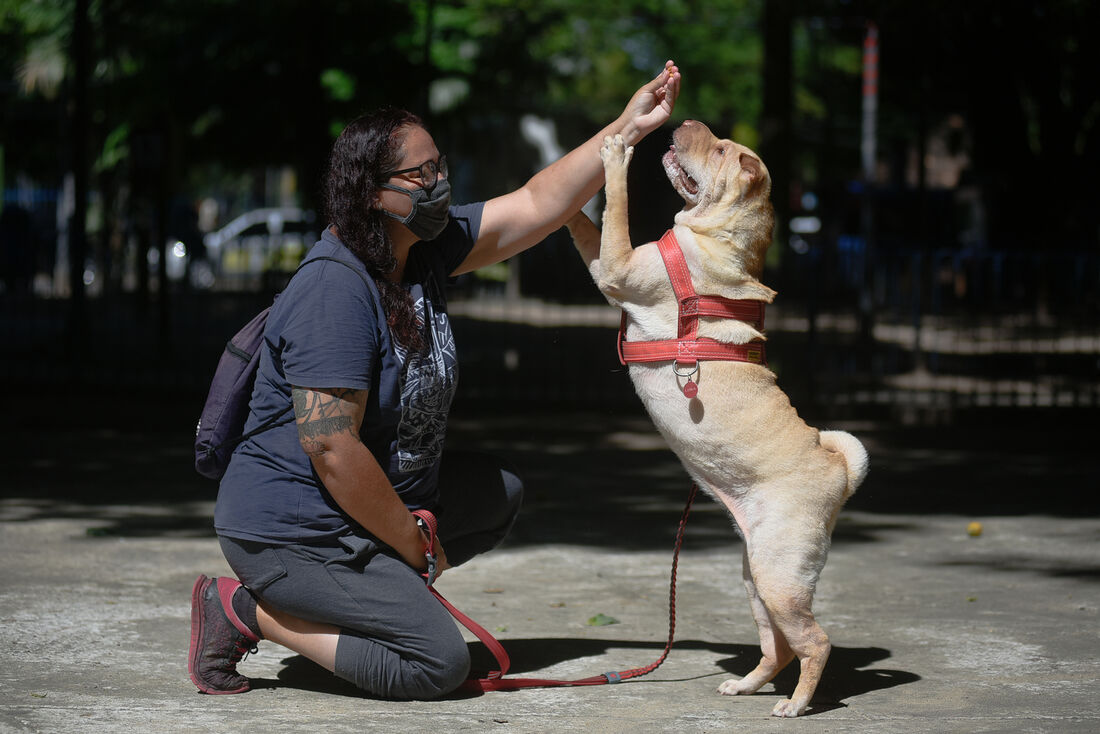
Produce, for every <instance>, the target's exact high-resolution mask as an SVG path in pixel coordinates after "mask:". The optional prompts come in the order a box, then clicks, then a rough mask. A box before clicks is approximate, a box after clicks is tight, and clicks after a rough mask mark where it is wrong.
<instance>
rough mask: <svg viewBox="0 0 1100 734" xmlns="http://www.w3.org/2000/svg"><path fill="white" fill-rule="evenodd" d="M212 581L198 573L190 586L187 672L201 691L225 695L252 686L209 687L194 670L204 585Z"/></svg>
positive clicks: (200, 629) (248, 688)
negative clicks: (189, 639) (189, 644)
mask: <svg viewBox="0 0 1100 734" xmlns="http://www.w3.org/2000/svg"><path fill="white" fill-rule="evenodd" d="M211 583H213V581H211V580H210V579H209V578H208V577H207V576H206V575H205V574H200V575H199V577H198V578H197V579H195V585H194V586H193V587H192V588H191V647H190V649H189V650H188V655H187V673H188V675H190V676H191V682H192V683H194V684H195V686H196V687H197V688H198V689H199V690H200V691H202V692H203V693H208V694H210V695H212V696H227V695H230V694H233V693H245V692H246V691H249V690H251V689H252V686H251V685H249V684H248V683H245V684H244V685H243V686H241V687H240V688H232V689H228V690H225V689H221V688H211V687H210V685H208V684H207V683H205V682H204V681H203V680H202V679H201V678H199V676H198V674H197V673H196V671H197V670H198V667H199V665H198V663H199V640H201V639H202V618H203V615H202V597H203V594H204V593H205V592H206V587H208V586H210V584H211Z"/></svg>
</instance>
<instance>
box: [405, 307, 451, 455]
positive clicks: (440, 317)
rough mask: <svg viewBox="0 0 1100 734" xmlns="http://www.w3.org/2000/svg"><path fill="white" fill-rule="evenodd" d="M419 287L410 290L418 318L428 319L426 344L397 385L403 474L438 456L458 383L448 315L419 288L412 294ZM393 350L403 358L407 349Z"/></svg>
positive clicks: (409, 363)
mask: <svg viewBox="0 0 1100 734" xmlns="http://www.w3.org/2000/svg"><path fill="white" fill-rule="evenodd" d="M429 287H430V285H429ZM418 290H420V289H419V288H417V289H414V291H413V298H414V300H415V305H416V319H417V321H418V322H419V323H421V324H429V328H428V329H427V330H426V331H427V336H428V343H429V349H428V350H427V351H426V352H424V353H423V354H414V355H411V356H410V357H409V358H408V362H407V364H406V367H405V379H404V383H403V384H402V386H401V423H400V425H398V427H397V468H398V471H401V472H406V473H407V472H414V471H417V470H419V469H423V468H424V467H428V466H431V465H432V464H434V463H435V462H436V461H438V460H439V458H440V456H442V454H443V439H444V437H445V434H446V430H447V413H448V411H449V410H450V407H451V400H452V398H454V394H455V390H456V388H457V386H458V359H457V354H456V352H455V339H454V332H452V331H451V324H450V320H449V319H448V317H447V313H446V312H445V311H443V312H439V313H436V311H435V309H434V308H433V307H432V300H431V299H428V298H425V297H424V294H423V292H422V291H421V292H420V293H416V291H418ZM396 351H397V357H398V359H399V360H401V361H402V362H405V361H406V356H407V352H406V350H405V348H404V347H402V346H400V345H398V346H397V347H396Z"/></svg>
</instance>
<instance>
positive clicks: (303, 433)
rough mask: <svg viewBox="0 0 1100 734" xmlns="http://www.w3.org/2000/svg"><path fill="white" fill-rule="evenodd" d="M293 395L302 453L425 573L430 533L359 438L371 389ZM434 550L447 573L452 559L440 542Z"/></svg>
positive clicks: (370, 527)
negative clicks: (426, 535)
mask: <svg viewBox="0 0 1100 734" xmlns="http://www.w3.org/2000/svg"><path fill="white" fill-rule="evenodd" d="M292 396H293V401H294V414H295V417H296V418H297V421H298V439H299V441H300V442H301V444H302V449H303V450H304V451H305V452H306V455H307V456H309V458H310V460H311V461H312V462H313V467H314V469H316V470H317V476H319V477H320V478H321V481H322V482H323V483H324V485H325V489H327V490H328V492H329V494H330V495H332V498H333V499H334V500H336V504H338V505H340V508H341V509H342V510H343V511H344V512H346V513H347V514H348V515H349V516H350V517H351V518H352V519H353V520H355V521H356V522H357V523H359V524H360V525H362V526H363V527H364V528H365V529H366V530H367V531H368V532H370V533H371V534H372V535H374V536H375V537H376V538H378V539H379V540H381V541H382V542H383V543H385V544H386V545H388V546H390V547H391V548H393V549H394V550H395V551H397V553H398V554H400V556H401V557H402V558H403V559H405V562H406V563H408V564H409V565H410V566H412V567H413V568H416V569H418V570H420V571H423V570H425V569H426V568H427V561H426V560H425V558H424V535H423V534H422V533H421V532H420V528H419V527H418V526H417V524H416V518H415V517H413V515H412V514H411V513H410V512H409V509H408V508H407V507H405V503H404V502H402V501H401V498H400V497H398V496H397V492H395V491H394V489H393V486H392V485H391V484H390V481H389V479H388V478H387V477H386V474H385V472H383V471H382V467H380V466H379V465H378V462H377V461H376V460H375V458H374V455H373V454H371V452H370V450H368V449H367V447H366V446H364V445H363V443H362V442H361V441H360V440H359V428H360V426H361V425H362V423H363V414H364V412H365V410H366V405H367V391H366V390H344V389H335V388H334V389H328V388H303V387H294V388H293V390H292ZM434 550H435V553H436V563H437V568H438V569H439V570H440V571H442V570H443V569H445V568H447V557H446V555H445V554H444V553H443V548H442V546H440V545H439V541H438V539H436V545H435V548H434Z"/></svg>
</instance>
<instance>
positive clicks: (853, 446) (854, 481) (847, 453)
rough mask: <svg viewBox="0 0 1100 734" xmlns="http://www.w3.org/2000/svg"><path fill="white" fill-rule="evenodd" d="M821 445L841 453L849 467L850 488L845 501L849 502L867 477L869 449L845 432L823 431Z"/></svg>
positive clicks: (847, 490) (846, 491)
mask: <svg viewBox="0 0 1100 734" xmlns="http://www.w3.org/2000/svg"><path fill="white" fill-rule="evenodd" d="M821 445H822V446H824V447H825V448H826V449H828V450H830V451H836V452H837V453H839V454H840V455H841V456H843V457H844V461H845V463H846V464H847V465H848V488H847V489H846V490H845V492H844V499H845V500H847V499H848V498H849V497H851V496H852V495H853V494H855V493H856V489H857V488H858V487H859V485H860V484H862V483H863V478H864V477H866V476H867V469H868V468H869V464H870V460H869V459H868V457H867V449H865V448H863V444H862V443H860V441H859V439H858V438H856V437H855V436H853V435H852V434H850V433H846V432H844V431H822V432H821Z"/></svg>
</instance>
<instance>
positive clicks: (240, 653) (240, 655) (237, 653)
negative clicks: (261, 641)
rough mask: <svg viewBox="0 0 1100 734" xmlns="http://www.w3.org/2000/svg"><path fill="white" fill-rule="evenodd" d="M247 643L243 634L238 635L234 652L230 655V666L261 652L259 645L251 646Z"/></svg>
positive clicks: (234, 643) (234, 644) (234, 641)
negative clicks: (247, 656)
mask: <svg viewBox="0 0 1100 734" xmlns="http://www.w3.org/2000/svg"><path fill="white" fill-rule="evenodd" d="M246 641H247V638H246V637H245V636H244V635H242V634H238V635H237V638H236V639H235V640H233V652H232V653H230V654H229V662H230V664H232V665H236V664H237V663H239V662H241V661H242V660H244V658H245V656H246V655H250V654H251V655H255V654H256V653H257V652H259V650H260V647H259V645H257V644H256V643H253V644H252V645H251V646H249V645H246V644H245V642H246Z"/></svg>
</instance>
